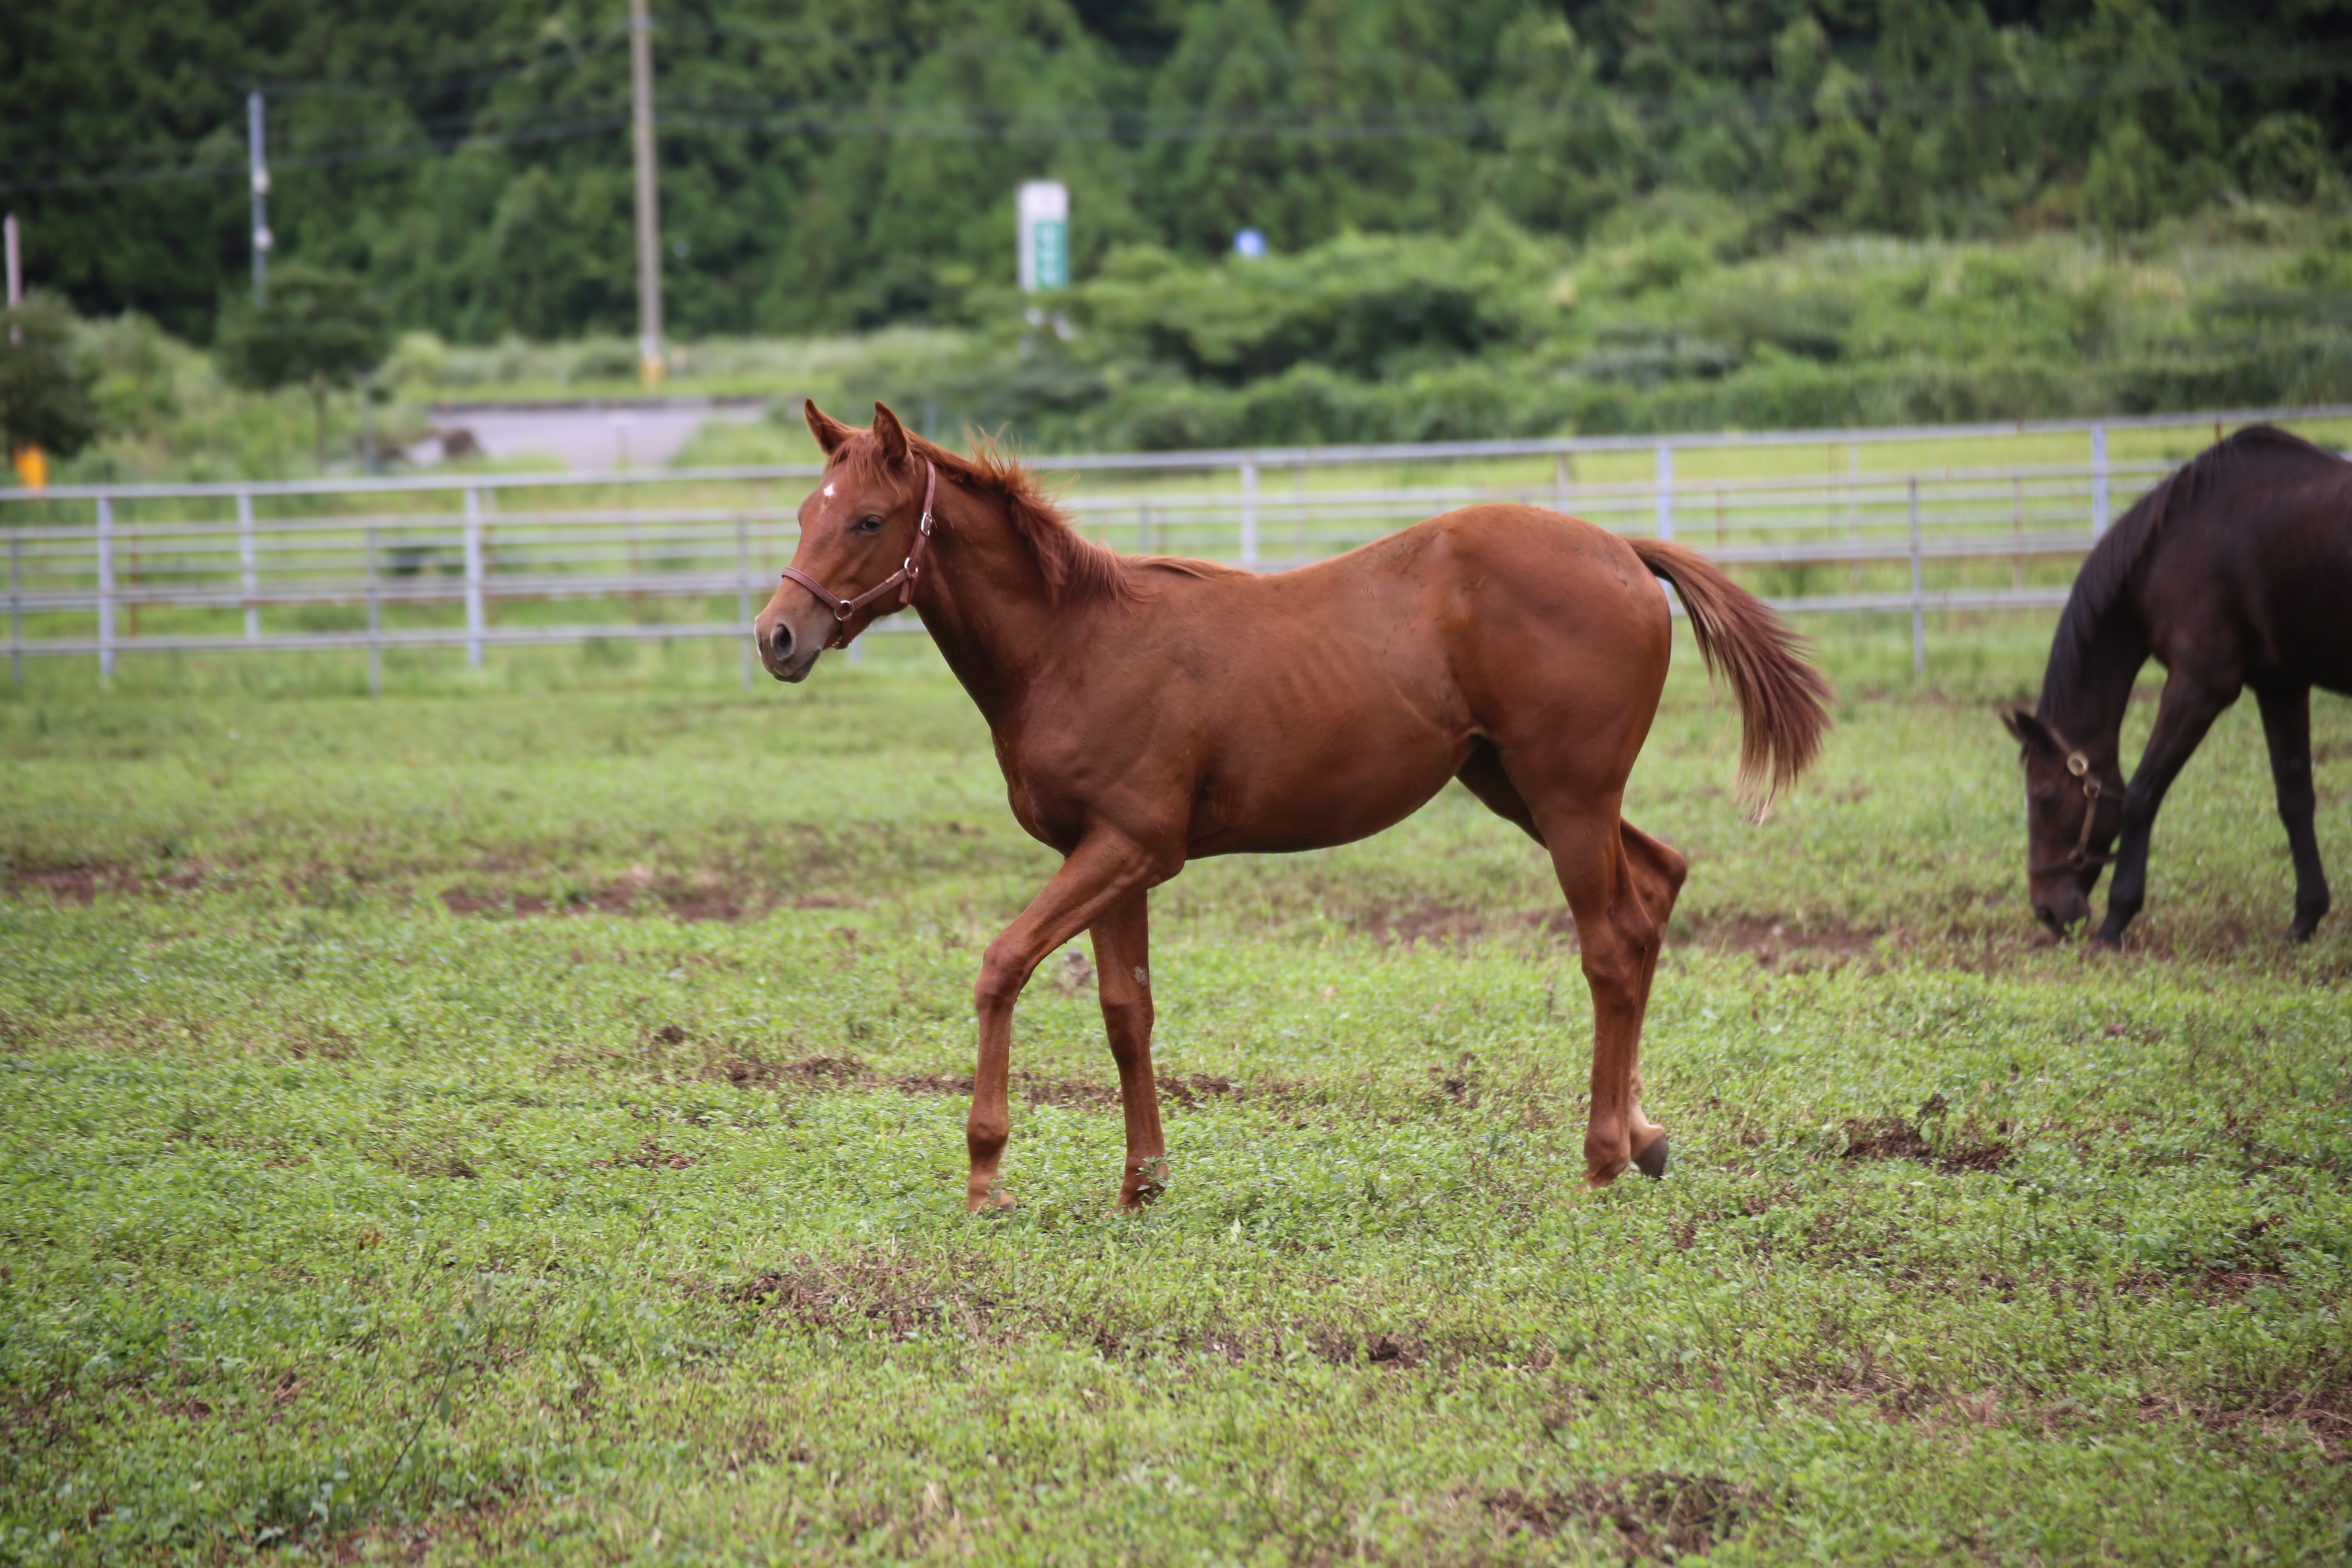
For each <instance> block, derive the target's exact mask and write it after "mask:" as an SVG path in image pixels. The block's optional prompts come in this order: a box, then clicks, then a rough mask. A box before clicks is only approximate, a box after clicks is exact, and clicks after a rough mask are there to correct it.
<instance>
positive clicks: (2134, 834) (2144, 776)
mask: <svg viewBox="0 0 2352 1568" xmlns="http://www.w3.org/2000/svg"><path fill="white" fill-rule="evenodd" d="M2236 700H2238V688H2237V686H2236V684H2235V683H2234V682H2232V683H2231V684H2230V685H2229V686H2227V687H2226V688H2224V687H2221V686H2217V685H2209V684H2206V683H2204V682H2201V681H2200V680H2199V679H2197V678H2195V677H2193V676H2186V675H2183V674H2182V673H2181V672H2179V671H2175V672H2174V673H2173V675H2172V676H2171V678H2170V679H2168V680H2166V681H2165V683H2164V700H2163V701H2162V702H2161V703H2160V704H2159V705H2158V708H2157V710H2156V728H2155V730H2154V731H2152V732H2151V733H2150V734H2149V735H2148V738H2147V751H2146V752H2142V753H2141V755H2140V759H2139V768H2138V771H2137V772H2136V773H2133V774H2132V778H2131V784H2129V786H2128V787H2126V789H2125V791H2124V820H2123V834H2122V837H2121V838H2120V839H2119V841H2118V842H2117V843H2116V879H2115V882H2114V885H2113V886H2112V887H2110V888H2109V889H2108V891H2107V918H2106V920H2105V921H2104V922H2103V923H2102V924H2101V925H2100V927H2099V934H2098V936H2097V938H2096V939H2095V940H2096V941H2097V942H2098V944H2099V945H2100V946H2101V947H2121V946H2122V945H2123V942H2124V927H2126V926H2127V925H2129V924H2131V922H2132V917H2133V916H2135V915H2137V914H2138V913H2139V911H2140V906H2141V905H2143V904H2145V903H2146V902H2147V847H2148V839H2149V837H2150V836H2151V835H2152V834H2153V833H2154V832H2155V829H2156V811H2157V807H2158V806H2160V805H2163V804H2164V796H2165V792H2167V791H2168V790H2169V789H2171V788H2172V781H2173V780H2174V779H2177V778H2179V776H2180V770H2181V769H2182V768H2183V767H2184V766H2186V765H2187V764H2188V762H2189V754H2190V753H2191V752H2195V751H2196V750H2197V747H2198V743H2199V742H2201V741H2203V740H2204V739H2205V731H2208V730H2210V729H2211V728H2212V727H2213V721H2214V720H2216V719H2218V718H2220V717H2221V710H2223V709H2225V708H2227V707H2229V706H2230V704H2231V703H2232V702H2235V701H2236Z"/></svg>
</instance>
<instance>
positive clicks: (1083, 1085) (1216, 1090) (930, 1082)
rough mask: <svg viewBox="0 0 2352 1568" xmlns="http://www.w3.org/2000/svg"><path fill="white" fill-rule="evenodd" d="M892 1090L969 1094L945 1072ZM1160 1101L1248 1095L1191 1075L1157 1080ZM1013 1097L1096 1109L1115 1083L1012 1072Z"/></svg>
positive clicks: (1228, 1082) (1225, 1082)
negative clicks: (1189, 1076) (1033, 1075)
mask: <svg viewBox="0 0 2352 1568" xmlns="http://www.w3.org/2000/svg"><path fill="white" fill-rule="evenodd" d="M888 1082H889V1086H890V1087H891V1088H892V1089H897V1090H898V1091H899V1092H900V1093H902V1094H953V1095H968V1094H970V1093H971V1074H969V1073H967V1074H965V1075H964V1076H962V1077H961V1078H957V1077H955V1076H953V1075H951V1074H948V1073H928V1074H924V1075H921V1076H919V1077H909V1078H894V1079H889V1080H888ZM1159 1089H1160V1104H1162V1105H1176V1106H1183V1107H1187V1108H1189V1107H1192V1106H1195V1105H1203V1104H1207V1103H1210V1102H1212V1101H1214V1100H1244V1099H1246V1098H1248V1094H1247V1091H1246V1090H1244V1089H1243V1088H1242V1086H1241V1085H1239V1084H1237V1083H1234V1081H1233V1080H1232V1079H1222V1078H1212V1077H1208V1076H1205V1075H1204V1076H1200V1077H1194V1078H1162V1079H1160V1082H1159ZM1012 1091H1013V1098H1014V1099H1015V1100H1022V1101H1024V1102H1025V1103H1027V1104H1029V1105H1032V1106H1037V1105H1084V1106H1093V1107H1097V1108H1104V1107H1115V1106H1117V1105H1118V1103H1119V1099H1118V1085H1117V1084H1115V1083H1114V1084H1103V1083H1088V1082H1087V1081H1086V1080H1084V1079H1055V1078H1031V1077H1028V1076H1026V1075H1024V1074H1021V1073H1017V1072H1016V1073H1014V1074H1013V1082H1012Z"/></svg>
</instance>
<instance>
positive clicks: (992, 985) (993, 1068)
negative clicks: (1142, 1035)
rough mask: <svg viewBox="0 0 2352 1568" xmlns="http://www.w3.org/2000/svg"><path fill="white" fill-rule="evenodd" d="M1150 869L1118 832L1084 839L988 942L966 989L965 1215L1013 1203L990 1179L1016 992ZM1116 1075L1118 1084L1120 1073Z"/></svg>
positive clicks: (1141, 883) (1007, 1112) (998, 1147)
mask: <svg viewBox="0 0 2352 1568" xmlns="http://www.w3.org/2000/svg"><path fill="white" fill-rule="evenodd" d="M1156 870H1157V867H1156V863H1155V861H1154V858H1152V857H1151V856H1150V854H1149V853H1147V852H1146V851H1145V850H1144V849H1143V848H1142V847H1140V846H1139V845H1137V844H1134V843H1131V842H1129V840H1128V839H1126V838H1124V837H1119V836H1118V835H1116V834H1111V833H1098V834H1090V835H1088V836H1087V837H1086V838H1084V839H1081V840H1080V841H1079V844H1078V847H1076V849H1074V850H1072V851H1071V852H1070V856H1069V858H1067V859H1066V860H1064V861H1063V862H1062V868H1061V869H1060V870H1058V871H1056V872H1055V873H1054V879H1053V880H1052V881H1050V882H1047V883H1046V884H1045V887H1043V888H1041V889H1038V892H1037V896H1036V897H1035V898H1034V899H1032V900H1029V907H1028V908H1027V909H1025V910H1022V911H1021V915H1020V918H1019V919H1017V920H1015V921H1013V923H1012V924H1011V925H1009V926H1006V927H1005V928H1004V930H1003V931H1002V932H1001V933H999V934H998V936H997V938H996V940H995V941H994V942H990V943H989V944H988V952H987V954H986V955H985V956H984V957H983V958H982V960H981V964H980V979H979V982H978V983H977V984H975V985H974V986H973V987H972V1005H973V1007H974V1009H975V1010H976V1011H977V1012H978V1013H979V1015H980V1056H979V1060H978V1062H977V1063H976V1064H975V1067H974V1069H973V1072H972V1075H971V1115H970V1116H969V1117H968V1118H966V1120H965V1121H964V1142H965V1145H966V1146H967V1147H968V1148H969V1149H970V1151H971V1175H970V1177H969V1178H967V1180H966V1182H965V1185H964V1207H965V1208H966V1209H968V1210H969V1209H979V1208H982V1207H983V1206H985V1205H990V1204H998V1205H1003V1204H1009V1203H1010V1202H1011V1201H1012V1200H1011V1199H1009V1198H1007V1197H1005V1196H1003V1194H1000V1193H998V1192H997V1191H996V1176H997V1168H998V1165H999V1163H1001V1162H1002V1161H1003V1157H1004V1142H1005V1140H1006V1139H1007V1138H1009V1137H1011V1136H1012V1134H1013V1109H1012V1105H1011V1102H1010V1091H1011V1080H1012V1070H1013V1003H1014V1002H1015V1001H1017V1000H1019V998H1020V995H1021V988H1022V987H1023V986H1024V985H1026V984H1028V983H1029V976H1030V974H1031V973H1033V972H1034V970H1035V969H1036V967H1037V965H1038V964H1039V963H1041V962H1043V961H1044V959H1045V955H1046V954H1047V953H1049V952H1053V951H1054V950H1055V948H1057V947H1059V946H1061V945H1062V944H1063V943H1064V942H1067V941H1069V940H1070V939H1071V938H1072V937H1074V936H1076V935H1077V934H1078V933H1079V932H1080V931H1085V930H1086V929H1087V927H1089V926H1091V925H1093V924H1094V923H1095V922H1096V921H1099V920H1102V919H1103V918H1105V916H1106V915H1108V914H1109V913H1110V911H1112V910H1116V909H1117V908H1118V906H1119V905H1121V904H1122V903H1124V902H1125V901H1126V900H1128V899H1129V898H1130V897H1131V898H1134V899H1136V900H1138V901H1139V902H1140V900H1141V898H1142V894H1143V891H1144V889H1146V888H1148V887H1150V885H1151V883H1152V882H1154V881H1156V880H1159V877H1158V876H1157V875H1155V872H1156ZM1114 1038H1116V1036H1114ZM1120 1076H1121V1079H1122V1081H1123V1080H1124V1079H1125V1069H1124V1068H1121V1075H1120ZM1155 1125H1156V1124H1155ZM1131 1147H1132V1142H1131V1135H1130V1148H1131Z"/></svg>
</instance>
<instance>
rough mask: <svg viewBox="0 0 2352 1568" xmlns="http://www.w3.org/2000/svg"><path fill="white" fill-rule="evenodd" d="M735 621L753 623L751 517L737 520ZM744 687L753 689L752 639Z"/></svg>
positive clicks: (745, 663) (746, 655)
mask: <svg viewBox="0 0 2352 1568" xmlns="http://www.w3.org/2000/svg"><path fill="white" fill-rule="evenodd" d="M735 623H736V625H738V626H743V627H745V628H747V630H748V628H749V627H750V626H751V521H750V520H749V519H746V518H742V517H738V518H737V519H736V520H735ZM743 689H744V690H746V691H749V690H751V638H750V637H749V636H748V635H747V636H746V637H745V638H744V641H743Z"/></svg>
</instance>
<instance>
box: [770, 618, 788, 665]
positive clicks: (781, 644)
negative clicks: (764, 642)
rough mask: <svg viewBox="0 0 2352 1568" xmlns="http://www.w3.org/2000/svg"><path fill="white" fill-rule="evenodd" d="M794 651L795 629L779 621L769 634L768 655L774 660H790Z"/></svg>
mask: <svg viewBox="0 0 2352 1568" xmlns="http://www.w3.org/2000/svg"><path fill="white" fill-rule="evenodd" d="M792 651H793V628H792V627H790V626H786V625H784V623H783V622H782V621H778V622H777V623H776V624H775V626H774V628H773V629H772V630H771V631H770V632H769V633H768V654H769V657H771V658H779V659H781V658H789V657H790V656H791V654H792Z"/></svg>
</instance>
